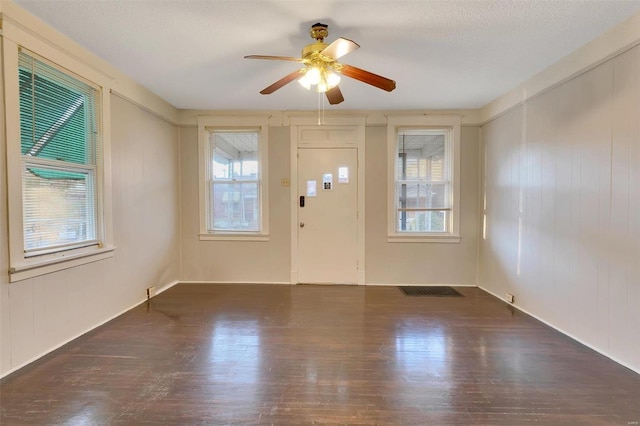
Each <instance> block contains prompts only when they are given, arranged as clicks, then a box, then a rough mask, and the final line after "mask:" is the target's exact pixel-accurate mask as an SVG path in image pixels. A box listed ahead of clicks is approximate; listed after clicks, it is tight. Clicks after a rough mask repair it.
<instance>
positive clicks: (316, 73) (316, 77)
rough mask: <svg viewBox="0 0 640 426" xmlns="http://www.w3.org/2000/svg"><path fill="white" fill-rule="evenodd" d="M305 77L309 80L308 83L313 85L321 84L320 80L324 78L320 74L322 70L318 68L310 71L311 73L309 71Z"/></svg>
mask: <svg viewBox="0 0 640 426" xmlns="http://www.w3.org/2000/svg"><path fill="white" fill-rule="evenodd" d="M304 76H305V77H306V78H307V81H308V82H309V84H311V85H316V84H318V83H320V80H321V78H322V74H321V73H320V69H319V68H318V67H313V68H311V69H309V71H307V72H306V73H305V75H304Z"/></svg>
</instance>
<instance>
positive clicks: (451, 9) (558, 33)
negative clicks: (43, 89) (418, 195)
mask: <svg viewBox="0 0 640 426" xmlns="http://www.w3.org/2000/svg"><path fill="white" fill-rule="evenodd" d="M15 3H17V4H19V5H20V6H22V7H23V8H25V9H27V10H28V11H30V12H31V13H33V14H34V15H36V16H38V17H40V18H41V19H42V20H44V21H45V22H47V23H49V24H50V25H52V26H53V27H55V28H57V29H58V30H60V31H61V32H63V33H65V34H66V35H68V36H69V37H71V38H72V39H74V40H76V41H77V42H78V43H80V44H81V45H84V46H85V47H86V48H88V49H89V50H91V51H92V52H94V53H95V54H96V55H98V56H100V57H102V58H103V59H105V60H107V61H108V62H110V63H111V64H113V65H114V66H116V67H117V68H119V69H120V70H121V71H123V72H124V73H125V74H127V75H129V76H130V77H132V78H133V79H134V80H136V81H137V82H139V83H141V84H142V85H144V86H145V87H147V88H148V89H150V90H151V91H152V92H154V93H156V94H157V95H159V96H161V97H162V98H164V99H165V100H166V101H168V102H169V103H171V104H173V105H174V106H176V107H178V108H193V109H227V110H228V109H243V110H259V109H277V110H313V109H316V108H317V107H318V96H317V94H315V93H314V92H307V91H306V90H305V89H303V88H302V87H301V86H300V85H298V84H296V83H291V84H289V85H287V86H285V87H284V88H282V89H280V90H279V91H277V92H275V93H274V94H271V95H267V96H264V95H260V94H259V93H258V92H259V91H260V90H261V89H263V88H264V87H266V86H268V85H269V84H271V83H273V82H274V81H276V80H278V79H279V78H280V77H282V76H284V75H285V74H288V73H290V72H292V71H294V70H295V69H297V68H298V64H296V63H294V62H276V61H262V60H246V59H243V56H244V55H248V54H263V55H282V56H299V55H300V50H301V49H302V47H303V46H305V45H306V44H308V43H310V42H311V41H312V40H311V38H310V37H309V35H308V30H309V27H310V25H311V24H313V23H315V22H318V21H320V22H323V23H326V24H329V37H328V38H327V40H326V41H327V42H331V41H333V40H334V39H335V38H337V37H340V36H342V37H346V38H349V39H352V40H354V41H356V42H357V43H359V44H360V46H361V47H360V49H358V50H356V51H355V52H352V53H350V54H349V55H347V56H344V57H343V58H341V60H340V62H343V63H348V64H350V65H354V66H357V67H360V68H364V69H366V70H369V71H372V72H374V73H377V74H381V75H383V76H386V77H389V78H392V79H394V80H396V82H397V89H396V90H395V91H393V92H391V93H387V92H384V91H382V90H379V89H376V88H374V87H372V86H369V85H366V84H363V83H360V82H358V81H355V80H350V79H347V78H343V80H342V82H341V83H340V87H341V89H342V92H343V94H344V97H345V102H343V103H342V104H340V105H337V106H331V107H329V106H328V105H327V108H331V109H353V110H355V109H382V110H399V109H448V108H477V107H481V106H484V105H486V104H487V103H488V102H490V101H492V100H493V99H495V98H496V97H498V96H500V95H502V94H504V93H506V92H507V91H509V90H510V89H512V88H514V87H515V86H517V85H518V84H519V83H521V82H523V81H525V80H527V79H528V78H530V77H531V76H533V75H534V74H536V73H537V72H539V71H541V70H543V69H544V68H546V67H548V66H549V65H551V64H553V63H554V62H556V61H558V60H559V59H561V58H562V57H564V56H566V55H567V54H569V53H571V52H572V51H574V50H575V49H577V48H578V47H580V46H582V45H584V44H586V43H588V42H589V41H591V40H592V39H594V38H596V37H597V36H598V35H600V34H602V33H603V32H605V31H606V30H607V29H609V28H611V27H613V26H615V25H616V24H618V23H620V22H622V21H624V20H625V19H627V18H628V17H630V16H632V15H633V14H634V13H638V12H640V0H548V1H546V0H508V1H506V0H502V1H501V0H440V1H435V0H415V1H392V0H384V1H377V0H368V1H336V0H321V1H320V0H318V1H302V0H301V1H285V0H271V1H268V0H263V1H259V0H230V1H224V0H210V1H196V0H146V1H139V0H129V1H116V0H106V1H95V0H94V1H90V0H64V1H63V0H59V1H51V0H47V1H34V0H17V1H15Z"/></svg>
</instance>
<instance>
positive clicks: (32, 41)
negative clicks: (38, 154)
mask: <svg viewBox="0 0 640 426" xmlns="http://www.w3.org/2000/svg"><path fill="white" fill-rule="evenodd" d="M3 24H4V26H3V37H2V48H3V75H4V79H3V84H4V88H5V93H4V97H5V111H4V112H5V137H6V143H7V186H8V188H7V198H8V200H7V204H8V221H9V281H10V282H16V281H21V280H25V279H29V278H33V277H37V276H40V275H43V274H48V273H52V272H56V271H60V270H63V269H68V268H72V267H77V266H80V265H84V264H87V263H91V262H95V261H98V260H103V259H107V258H110V257H112V256H113V251H114V250H115V247H114V246H113V229H112V205H111V144H110V138H111V132H110V126H111V115H110V113H111V106H110V85H111V84H112V82H111V79H110V78H109V77H108V76H105V75H103V74H102V73H100V72H99V71H96V70H95V69H93V68H91V67H90V66H88V65H87V64H85V63H83V62H81V61H79V60H77V59H75V58H74V57H71V56H69V55H68V54H66V53H64V52H62V51H60V50H58V49H56V48H53V47H52V46H51V45H50V44H48V43H46V42H44V41H42V40H39V39H37V38H34V37H32V36H31V35H30V34H28V33H26V32H25V31H24V30H23V29H22V28H20V27H18V26H16V25H13V23H11V22H10V21H4V22H3ZM20 49H24V50H25V52H27V53H28V54H29V55H30V56H32V57H34V58H36V59H38V60H40V61H42V62H45V63H48V64H49V65H51V66H53V67H55V68H58V69H59V70H61V71H63V72H65V73H67V74H69V75H71V76H72V77H74V78H76V79H78V80H81V81H85V82H87V83H88V84H90V85H92V86H94V87H96V88H97V90H98V99H99V102H100V114H99V116H98V117H96V120H97V121H98V122H99V128H100V129H101V135H100V137H99V141H100V142H99V146H98V149H99V150H100V152H99V154H98V161H97V164H96V186H97V194H96V196H97V197H96V198H97V200H96V201H97V212H96V215H97V217H96V219H97V221H98V223H99V226H98V229H97V240H98V242H97V244H95V245H91V246H88V247H79V248H69V249H67V250H58V251H53V252H46V253H45V252H43V253H42V254H39V255H35V256H27V255H25V247H24V230H23V199H22V197H23V194H22V178H23V175H22V172H23V166H22V153H21V149H20V93H19V83H18V53H19V51H20Z"/></svg>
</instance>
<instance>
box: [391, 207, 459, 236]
mask: <svg viewBox="0 0 640 426" xmlns="http://www.w3.org/2000/svg"><path fill="white" fill-rule="evenodd" d="M448 216H449V212H447V211H426V212H425V211H422V212H421V211H417V212H416V211H411V212H400V211H399V212H398V231H400V232H447V231H448V230H447V222H448Z"/></svg>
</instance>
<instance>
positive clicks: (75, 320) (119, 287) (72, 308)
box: [0, 96, 179, 376]
mask: <svg viewBox="0 0 640 426" xmlns="http://www.w3.org/2000/svg"><path fill="white" fill-rule="evenodd" d="M111 104H112V111H111V114H112V127H111V129H112V154H113V157H112V163H113V165H112V171H113V214H114V217H113V228H114V242H115V245H116V246H117V249H116V252H115V255H114V257H113V258H111V259H108V260H103V261H99V262H94V263H90V264H87V265H83V266H79V267H76V268H71V269H66V270H63V271H60V272H56V273H52V274H48V275H42V276H39V277H36V278H32V279H27V280H23V281H19V282H14V283H11V284H9V283H8V274H7V271H8V254H7V248H6V245H7V244H6V243H5V242H6V238H7V228H6V224H7V221H6V214H7V205H6V176H5V173H4V170H6V162H5V157H4V153H5V138H4V137H3V138H1V142H0V153H1V154H0V162H1V164H2V170H3V172H2V173H0V200H1V201H2V203H3V205H2V210H1V213H0V235H1V236H2V241H3V243H2V244H1V247H0V270H2V271H3V273H2V274H0V318H1V319H2V328H1V331H2V334H1V336H0V345H1V346H0V355H1V356H2V358H1V362H0V376H1V375H3V374H6V373H7V372H8V371H11V370H13V369H15V368H18V367H20V366H21V365H23V364H25V363H27V362H29V361H31V360H33V359H34V358H36V357H39V356H40V355H42V354H44V353H46V352H48V351H50V350H51V349H53V348H55V347H57V346H59V345H60V344H62V343H64V342H66V341H68V340H69V339H72V338H75V337H77V336H78V335H79V334H82V333H84V332H86V331H88V330H89V329H91V328H93V327H95V326H96V325H98V324H100V323H102V322H104V321H105V320H107V319H110V318H112V317H113V316H115V315H118V314H120V313H121V312H123V311H125V310H127V309H129V308H131V307H132V306H134V305H136V304H138V303H140V302H141V301H143V300H144V299H145V298H146V293H145V289H146V288H147V287H149V286H152V285H154V286H157V287H162V286H165V285H167V284H169V283H171V282H173V281H175V280H177V279H178V275H179V267H178V266H179V264H178V213H179V212H178V199H179V197H178V131H177V128H176V127H175V126H173V125H171V124H167V123H166V122H165V121H163V120H161V119H159V118H156V117H155V116H154V115H151V114H149V113H148V112H146V111H143V110H142V109H140V108H139V107H137V106H135V105H132V104H131V103H129V102H128V101H125V100H123V99H121V98H119V97H117V96H112V100H111ZM2 117H4V114H3V115H2Z"/></svg>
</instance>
